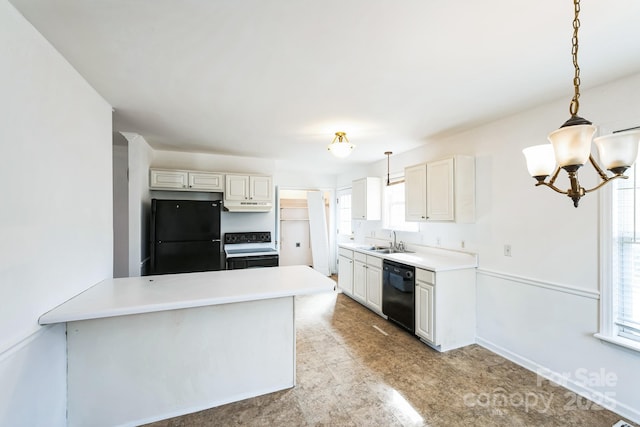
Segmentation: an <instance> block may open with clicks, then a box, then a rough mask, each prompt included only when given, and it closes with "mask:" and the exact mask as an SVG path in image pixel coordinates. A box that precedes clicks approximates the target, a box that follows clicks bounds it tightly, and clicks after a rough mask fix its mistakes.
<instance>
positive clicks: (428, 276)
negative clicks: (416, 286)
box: [416, 268, 436, 285]
mask: <svg viewBox="0 0 640 427" xmlns="http://www.w3.org/2000/svg"><path fill="white" fill-rule="evenodd" d="M416 280H417V281H420V282H426V283H431V284H432V285H435V284H436V273H434V272H433V271H430V270H423V269H421V268H416Z"/></svg>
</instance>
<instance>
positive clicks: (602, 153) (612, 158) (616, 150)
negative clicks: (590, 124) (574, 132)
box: [593, 129, 640, 173]
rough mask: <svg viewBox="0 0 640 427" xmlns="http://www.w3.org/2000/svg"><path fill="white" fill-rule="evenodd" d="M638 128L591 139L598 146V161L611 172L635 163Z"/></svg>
mask: <svg viewBox="0 0 640 427" xmlns="http://www.w3.org/2000/svg"><path fill="white" fill-rule="evenodd" d="M639 140H640V129H636V130H630V131H625V132H618V133H612V134H611V135H604V136H599V137H597V138H595V139H594V140H593V142H594V144H596V147H598V155H599V157H600V162H601V163H602V165H603V166H604V168H605V169H607V170H609V171H611V172H613V173H624V171H625V170H626V169H627V168H628V167H629V166H631V165H632V164H634V163H635V161H636V158H637V157H638V141H639Z"/></svg>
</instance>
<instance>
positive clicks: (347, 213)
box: [338, 188, 353, 236]
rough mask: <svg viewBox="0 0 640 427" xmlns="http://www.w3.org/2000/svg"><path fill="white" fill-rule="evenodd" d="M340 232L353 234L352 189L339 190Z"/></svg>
mask: <svg viewBox="0 0 640 427" xmlns="http://www.w3.org/2000/svg"><path fill="white" fill-rule="evenodd" d="M338 234H339V235H343V236H351V235H352V234H353V230H351V189H350V188H349V189H346V190H339V191H338Z"/></svg>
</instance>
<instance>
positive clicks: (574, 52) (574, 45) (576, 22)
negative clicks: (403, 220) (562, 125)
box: [569, 0, 580, 117]
mask: <svg viewBox="0 0 640 427" xmlns="http://www.w3.org/2000/svg"><path fill="white" fill-rule="evenodd" d="M573 6H574V16H573V37H572V38H571V57H572V58H573V68H574V70H575V74H574V76H573V89H574V94H573V99H571V103H570V104H569V113H571V116H572V117H573V116H577V115H578V109H579V108H580V102H579V99H580V66H579V65H578V29H579V28H580V19H579V18H578V15H579V14H580V0H573Z"/></svg>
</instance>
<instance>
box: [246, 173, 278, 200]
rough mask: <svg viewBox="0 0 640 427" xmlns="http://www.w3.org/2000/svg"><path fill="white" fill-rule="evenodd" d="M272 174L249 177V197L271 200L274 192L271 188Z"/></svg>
mask: <svg viewBox="0 0 640 427" xmlns="http://www.w3.org/2000/svg"><path fill="white" fill-rule="evenodd" d="M271 187H272V184H271V177H270V176H251V177H249V198H250V199H251V200H258V201H267V202H268V201H271V199H272V198H273V193H272V190H271Z"/></svg>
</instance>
